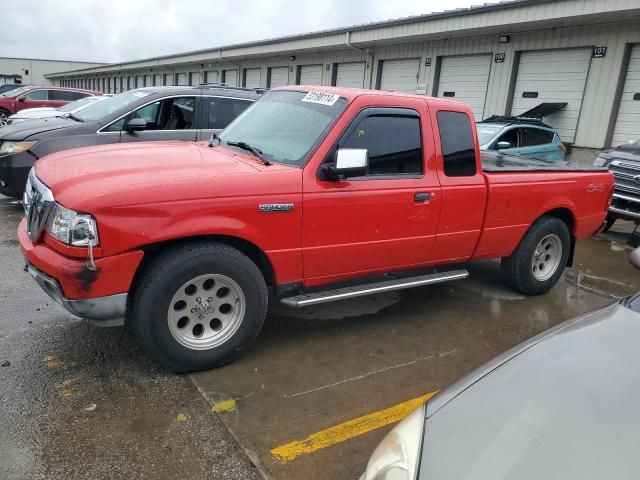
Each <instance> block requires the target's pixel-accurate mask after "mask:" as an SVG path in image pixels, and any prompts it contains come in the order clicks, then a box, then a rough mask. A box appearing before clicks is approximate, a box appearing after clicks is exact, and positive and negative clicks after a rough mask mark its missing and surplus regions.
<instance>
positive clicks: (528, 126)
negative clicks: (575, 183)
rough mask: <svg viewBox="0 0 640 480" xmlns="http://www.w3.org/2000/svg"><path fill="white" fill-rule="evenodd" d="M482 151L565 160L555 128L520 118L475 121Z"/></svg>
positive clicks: (562, 146)
mask: <svg viewBox="0 0 640 480" xmlns="http://www.w3.org/2000/svg"><path fill="white" fill-rule="evenodd" d="M476 128H477V130H478V142H479V144H480V150H494V151H499V152H500V153H503V154H505V155H517V156H522V157H526V158H534V159H536V160H549V161H556V160H564V159H565V155H566V151H567V149H566V147H565V146H564V144H563V143H562V141H561V140H560V136H559V135H558V132H556V131H555V129H554V128H553V127H551V126H550V125H547V124H545V123H543V122H541V121H532V120H524V119H522V118H517V117H513V118H512V117H490V118H488V119H486V120H483V121H481V122H478V123H477V124H476Z"/></svg>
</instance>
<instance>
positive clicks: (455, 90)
mask: <svg viewBox="0 0 640 480" xmlns="http://www.w3.org/2000/svg"><path fill="white" fill-rule="evenodd" d="M490 71H491V55H459V56H453V57H443V58H442V60H441V63H440V76H439V77H438V94H437V95H438V97H445V98H450V99H451V100H456V101H458V102H462V103H466V104H467V105H469V106H470V107H471V109H472V110H473V115H474V117H475V119H476V120H482V118H483V117H484V102H485V99H486V97H487V85H488V84H489V72H490Z"/></svg>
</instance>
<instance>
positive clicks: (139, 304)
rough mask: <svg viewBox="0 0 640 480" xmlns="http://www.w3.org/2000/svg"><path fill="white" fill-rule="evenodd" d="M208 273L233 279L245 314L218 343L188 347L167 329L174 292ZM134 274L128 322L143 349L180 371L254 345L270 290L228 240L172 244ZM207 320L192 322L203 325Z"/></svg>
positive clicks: (216, 362) (215, 363)
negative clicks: (241, 295)
mask: <svg viewBox="0 0 640 480" xmlns="http://www.w3.org/2000/svg"><path fill="white" fill-rule="evenodd" d="M211 274H215V275H223V276H225V277H228V278H230V279H232V280H233V281H234V282H236V284H237V285H238V286H239V287H240V289H241V291H242V294H243V295H244V300H245V301H244V305H245V307H244V315H243V316H242V317H241V320H240V325H239V327H237V330H236V331H235V333H233V334H232V336H230V337H229V338H228V339H226V340H225V341H224V343H222V344H221V345H219V346H215V347H213V348H207V349H202V350H196V349H192V348H188V347H186V346H184V345H183V344H181V343H180V342H179V341H178V340H176V338H175V337H174V334H172V333H171V331H170V328H169V319H170V312H169V308H170V305H171V302H172V301H173V300H174V295H178V294H181V290H180V289H181V286H183V285H184V284H185V283H186V282H190V281H191V280H192V279H195V278H196V277H198V276H201V275H211ZM137 278H138V280H137V282H136V283H137V284H136V285H135V288H134V289H133V291H132V298H131V299H130V303H129V311H128V314H127V322H128V323H129V324H130V327H131V330H132V332H133V334H134V336H135V337H136V340H137V342H138V344H139V345H140V347H141V348H142V349H143V350H144V352H145V353H147V354H148V355H149V356H150V357H151V358H153V359H154V360H155V361H157V362H158V363H159V364H160V365H162V366H163V367H165V368H168V369H170V370H173V371H175V372H178V373H183V372H188V371H194V370H203V369H208V368H214V367H219V366H222V365H224V364H227V363H229V362H232V361H233V360H235V359H236V358H237V357H238V356H240V355H241V354H242V353H243V352H245V351H246V350H247V349H249V347H251V346H252V345H253V343H254V342H255V340H256V338H257V337H258V334H259V333H260V330H261V329H262V325H263V323H264V320H265V317H266V315H267V307H268V294H267V286H266V283H265V280H264V277H263V275H262V273H261V272H260V270H259V269H258V267H257V266H256V265H255V264H254V263H253V262H252V261H251V260H250V259H249V258H248V257H247V256H245V255H244V254H243V253H241V252H239V251H238V250H236V249H235V248H232V247H229V246H227V245H222V244H218V243H210V242H194V243H188V244H184V245H180V246H178V247H174V248H172V249H170V250H167V251H165V252H162V253H160V254H159V255H158V256H157V257H155V258H153V259H152V260H151V262H150V263H149V264H148V265H146V266H145V267H144V269H143V270H142V271H141V272H140V274H139V275H138V277H137ZM209 300H211V299H209ZM185 312H186V310H185ZM191 312H193V310H191ZM194 315H197V314H194ZM200 318H202V317H200ZM207 321H208V320H203V321H200V320H195V321H194V322H202V323H204V324H205V325H206V322H207ZM211 321H213V320H211ZM205 328H206V327H205ZM212 328H213V327H212ZM174 329H175V328H174Z"/></svg>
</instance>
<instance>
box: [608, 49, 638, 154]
mask: <svg viewBox="0 0 640 480" xmlns="http://www.w3.org/2000/svg"><path fill="white" fill-rule="evenodd" d="M638 139H640V45H635V46H634V47H633V49H632V50H631V58H630V59H629V67H628V69H627V77H626V79H625V81H624V88H623V90H622V97H620V108H619V110H618V118H617V119H616V124H615V127H614V130H613V139H612V141H611V144H612V145H613V146H614V147H615V146H618V145H622V144H623V143H627V142H628V141H630V140H638Z"/></svg>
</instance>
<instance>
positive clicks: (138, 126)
mask: <svg viewBox="0 0 640 480" xmlns="http://www.w3.org/2000/svg"><path fill="white" fill-rule="evenodd" d="M145 128H147V121H146V120H145V119H144V118H132V119H131V120H129V121H128V122H127V124H126V125H125V129H126V130H127V132H139V131H141V130H144V129H145Z"/></svg>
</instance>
